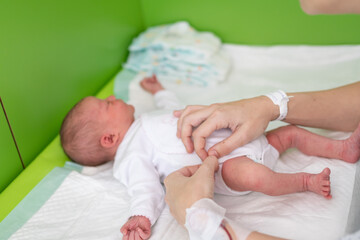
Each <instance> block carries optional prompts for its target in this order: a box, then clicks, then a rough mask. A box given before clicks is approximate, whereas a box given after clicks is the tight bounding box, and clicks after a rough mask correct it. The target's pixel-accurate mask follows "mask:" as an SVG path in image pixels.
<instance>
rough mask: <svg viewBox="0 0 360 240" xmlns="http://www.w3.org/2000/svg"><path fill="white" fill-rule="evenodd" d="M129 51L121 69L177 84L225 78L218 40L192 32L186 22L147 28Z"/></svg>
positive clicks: (225, 60)
mask: <svg viewBox="0 0 360 240" xmlns="http://www.w3.org/2000/svg"><path fill="white" fill-rule="evenodd" d="M129 50H130V56H129V58H128V61H127V63H126V64H125V65H124V67H125V68H127V69H130V70H133V71H136V72H140V71H143V72H145V73H147V74H149V75H150V74H157V75H158V76H159V77H161V79H164V80H166V81H171V82H176V83H178V84H182V83H186V84H190V85H197V86H204V87H206V86H210V85H215V84H217V83H218V82H221V81H224V80H225V79H226V77H227V74H228V72H229V69H230V57H229V55H228V54H227V53H226V52H225V51H224V50H223V49H222V45H221V41H220V39H219V38H218V37H216V36H215V35H214V34H212V33H208V32H202V33H199V32H197V31H195V30H194V29H193V28H192V27H191V26H190V25H189V24H188V23H187V22H178V23H175V24H170V25H162V26H158V27H152V28H149V29H148V30H147V31H145V32H144V33H142V34H140V35H139V37H137V38H136V39H134V40H133V43H132V44H131V46H130V48H129Z"/></svg>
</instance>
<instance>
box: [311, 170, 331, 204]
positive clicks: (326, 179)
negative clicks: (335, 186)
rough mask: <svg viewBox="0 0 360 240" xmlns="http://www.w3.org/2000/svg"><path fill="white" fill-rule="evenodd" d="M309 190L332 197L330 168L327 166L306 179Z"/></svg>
mask: <svg viewBox="0 0 360 240" xmlns="http://www.w3.org/2000/svg"><path fill="white" fill-rule="evenodd" d="M305 184H306V186H307V190H308V191H311V192H314V193H317V194H319V195H322V196H323V197H325V198H326V199H331V198H332V196H331V189H330V169H329V168H325V169H324V170H323V171H322V172H321V173H318V174H310V175H308V178H307V179H306V183H305Z"/></svg>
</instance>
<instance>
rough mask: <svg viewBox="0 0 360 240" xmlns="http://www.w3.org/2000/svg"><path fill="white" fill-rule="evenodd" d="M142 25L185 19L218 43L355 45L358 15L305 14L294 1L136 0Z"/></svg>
mask: <svg viewBox="0 0 360 240" xmlns="http://www.w3.org/2000/svg"><path fill="white" fill-rule="evenodd" d="M141 3H142V7H143V12H144V13H143V16H144V23H145V26H153V25H157V24H163V23H171V22H174V21H179V20H188V21H189V22H190V23H191V25H192V26H194V27H195V28H196V29H198V30H203V31H205V30H206V31H212V32H214V33H216V34H217V35H219V36H220V37H221V39H222V40H223V41H224V42H227V43H238V44H248V45H273V44H311V45H315V44H317V45H329V44H359V43H360V31H359V27H360V15H333V16H324V15H320V16H309V15H307V14H305V13H304V12H303V11H302V9H301V7H300V4H299V1H298V0H222V1H218V0H197V1H194V0H182V1H169V0H151V1H149V0H141Z"/></svg>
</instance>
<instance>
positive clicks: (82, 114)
mask: <svg viewBox="0 0 360 240" xmlns="http://www.w3.org/2000/svg"><path fill="white" fill-rule="evenodd" d="M86 99H87V98H84V99H82V100H81V101H79V102H78V103H77V104H76V105H75V106H74V107H73V108H72V109H71V110H70V111H69V113H68V114H67V115H66V117H65V118H64V121H63V123H62V125H61V129H60V141H61V145H62V147H63V149H64V151H65V153H66V155H67V156H68V157H69V158H70V159H72V160H73V161H75V162H77V163H79V164H82V165H87V166H96V165H100V164H102V163H104V162H107V161H110V160H111V159H110V158H111V157H110V156H109V154H108V152H107V151H106V150H105V149H103V148H102V147H101V144H100V138H101V133H102V126H103V125H102V124H101V123H100V122H99V121H98V120H97V119H96V118H93V117H91V112H89V111H85V109H84V107H83V106H84V104H85V103H86Z"/></svg>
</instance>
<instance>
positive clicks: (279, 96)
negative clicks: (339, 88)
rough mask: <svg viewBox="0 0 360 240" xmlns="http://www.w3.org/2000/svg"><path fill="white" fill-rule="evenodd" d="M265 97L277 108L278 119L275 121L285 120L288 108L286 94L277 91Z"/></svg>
mask: <svg viewBox="0 0 360 240" xmlns="http://www.w3.org/2000/svg"><path fill="white" fill-rule="evenodd" d="M265 96H266V97H268V98H270V100H271V101H272V102H273V103H274V104H275V105H278V106H279V112H280V114H279V117H278V118H277V119H276V120H283V119H284V118H286V115H287V113H288V107H287V103H288V102H289V98H290V97H292V96H290V97H288V96H287V95H286V93H285V92H284V91H282V90H278V91H276V92H272V93H269V94H266V95H265Z"/></svg>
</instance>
